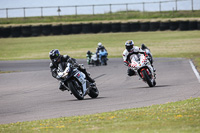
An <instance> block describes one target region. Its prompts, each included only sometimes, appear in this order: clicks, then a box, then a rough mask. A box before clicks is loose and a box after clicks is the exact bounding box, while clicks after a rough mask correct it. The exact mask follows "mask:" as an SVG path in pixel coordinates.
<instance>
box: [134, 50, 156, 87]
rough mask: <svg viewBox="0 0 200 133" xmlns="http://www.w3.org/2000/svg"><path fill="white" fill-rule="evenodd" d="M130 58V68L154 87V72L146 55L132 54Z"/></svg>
mask: <svg viewBox="0 0 200 133" xmlns="http://www.w3.org/2000/svg"><path fill="white" fill-rule="evenodd" d="M131 58H132V60H131V65H130V68H131V69H132V70H134V71H135V72H136V73H137V75H138V76H139V77H140V78H141V79H142V80H143V81H144V82H145V83H147V84H148V86H149V87H154V86H155V85H156V80H155V79H156V77H155V75H156V74H155V72H154V69H153V67H152V65H151V63H150V61H149V60H148V55H147V54H146V53H145V55H143V54H139V56H137V55H135V54H133V55H132V57H131Z"/></svg>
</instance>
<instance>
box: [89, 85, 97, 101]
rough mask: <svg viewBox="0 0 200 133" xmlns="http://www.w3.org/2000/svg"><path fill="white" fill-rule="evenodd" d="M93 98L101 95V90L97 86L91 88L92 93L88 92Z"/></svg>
mask: <svg viewBox="0 0 200 133" xmlns="http://www.w3.org/2000/svg"><path fill="white" fill-rule="evenodd" d="M88 95H89V96H90V97H91V98H97V97H98V95H99V90H98V89H97V87H96V86H95V87H93V88H92V89H91V90H90V93H89V94H88Z"/></svg>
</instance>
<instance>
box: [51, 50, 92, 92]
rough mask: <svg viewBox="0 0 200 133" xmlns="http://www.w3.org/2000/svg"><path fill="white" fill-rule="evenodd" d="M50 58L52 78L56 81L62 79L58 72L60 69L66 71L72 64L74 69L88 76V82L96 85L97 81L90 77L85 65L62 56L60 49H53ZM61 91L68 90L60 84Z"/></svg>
mask: <svg viewBox="0 0 200 133" xmlns="http://www.w3.org/2000/svg"><path fill="white" fill-rule="evenodd" d="M49 57H50V59H51V61H52V62H51V63H50V69H51V73H52V76H53V77H54V78H56V79H58V80H59V79H60V77H59V76H58V73H57V70H58V68H61V69H62V70H61V71H64V70H65V68H66V66H67V63H68V62H70V63H72V65H73V66H74V67H77V68H78V70H79V71H81V72H83V73H84V74H85V75H86V78H87V80H88V81H89V82H90V83H94V82H95V81H94V80H93V79H92V78H91V77H90V76H89V73H87V72H86V69H85V68H84V66H83V64H78V63H77V62H76V59H74V58H70V56H68V55H61V54H60V52H59V50H58V49H53V50H51V51H50V52H49ZM59 89H60V90H61V91H64V90H66V89H65V87H64V86H63V85H62V84H60V87H59Z"/></svg>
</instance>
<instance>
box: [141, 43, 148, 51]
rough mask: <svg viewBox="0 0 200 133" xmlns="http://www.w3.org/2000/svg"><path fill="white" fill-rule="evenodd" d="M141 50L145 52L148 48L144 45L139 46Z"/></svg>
mask: <svg viewBox="0 0 200 133" xmlns="http://www.w3.org/2000/svg"><path fill="white" fill-rule="evenodd" d="M141 49H142V50H145V49H148V48H147V46H145V45H144V44H141ZM148 50H149V49H148Z"/></svg>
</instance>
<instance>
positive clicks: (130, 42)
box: [125, 40, 134, 52]
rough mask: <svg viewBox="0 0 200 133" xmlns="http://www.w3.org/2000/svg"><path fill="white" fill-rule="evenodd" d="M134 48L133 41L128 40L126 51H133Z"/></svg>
mask: <svg viewBox="0 0 200 133" xmlns="http://www.w3.org/2000/svg"><path fill="white" fill-rule="evenodd" d="M133 46H134V42H133V40H128V41H126V43H125V47H126V49H127V51H128V52H130V51H131V49H132V48H133Z"/></svg>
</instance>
